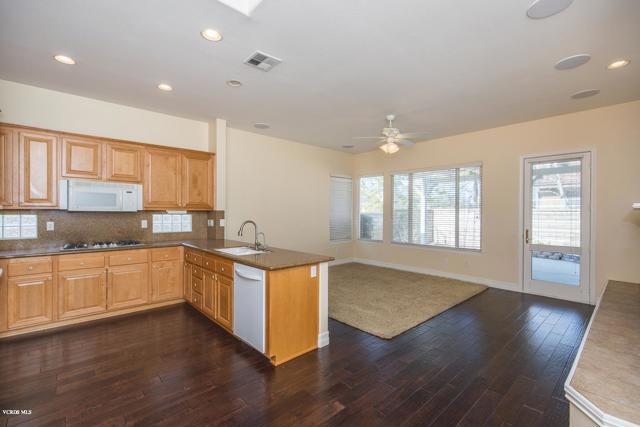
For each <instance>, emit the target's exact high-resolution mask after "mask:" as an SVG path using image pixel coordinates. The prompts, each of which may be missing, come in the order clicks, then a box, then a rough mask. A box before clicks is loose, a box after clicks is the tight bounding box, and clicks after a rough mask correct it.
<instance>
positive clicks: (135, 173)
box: [105, 142, 144, 182]
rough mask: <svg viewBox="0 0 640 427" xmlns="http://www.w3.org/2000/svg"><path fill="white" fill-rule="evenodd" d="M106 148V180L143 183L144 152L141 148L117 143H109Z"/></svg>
mask: <svg viewBox="0 0 640 427" xmlns="http://www.w3.org/2000/svg"><path fill="white" fill-rule="evenodd" d="M105 147H106V148H105V150H106V158H107V161H106V167H105V179H106V180H107V181H125V182H141V181H142V157H143V152H144V151H143V150H142V148H141V147H139V146H136V145H131V144H120V143H117V142H109V143H107V144H105Z"/></svg>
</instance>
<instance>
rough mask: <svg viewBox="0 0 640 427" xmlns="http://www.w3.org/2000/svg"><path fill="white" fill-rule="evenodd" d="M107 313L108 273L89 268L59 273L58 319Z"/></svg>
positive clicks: (103, 270)
mask: <svg viewBox="0 0 640 427" xmlns="http://www.w3.org/2000/svg"><path fill="white" fill-rule="evenodd" d="M105 311H107V272H106V270H105V268H104V267H103V268H93V269H91V268H89V269H85V270H72V271H65V272H62V273H58V319H60V320H62V319H69V318H74V317H80V316H87V315H89V314H96V313H103V312H105Z"/></svg>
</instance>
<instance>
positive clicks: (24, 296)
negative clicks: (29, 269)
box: [7, 274, 53, 329]
mask: <svg viewBox="0 0 640 427" xmlns="http://www.w3.org/2000/svg"><path fill="white" fill-rule="evenodd" d="M7 283H8V284H7V287H8V296H7V308H8V310H7V315H8V328H9V329H16V328H23V327H27V326H35V325H41V324H45V323H49V322H51V321H52V320H53V295H52V286H53V285H52V283H53V276H52V275H51V274H37V275H26V276H18V277H9V280H8V281H7Z"/></svg>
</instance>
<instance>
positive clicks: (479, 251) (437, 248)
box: [391, 242, 483, 255]
mask: <svg viewBox="0 0 640 427" xmlns="http://www.w3.org/2000/svg"><path fill="white" fill-rule="evenodd" d="M391 245H392V246H402V247H405V248H415V249H426V250H435V251H445V252H460V253H463V254H469V255H482V253H483V252H482V248H481V249H465V248H450V247H446V246H435V245H418V244H415V243H400V242H391Z"/></svg>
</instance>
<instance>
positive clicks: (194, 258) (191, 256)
mask: <svg viewBox="0 0 640 427" xmlns="http://www.w3.org/2000/svg"><path fill="white" fill-rule="evenodd" d="M184 259H185V261H187V262H188V263H190V264H193V265H198V266H202V255H200V254H199V253H197V252H194V251H190V250H186V251H185V252H184Z"/></svg>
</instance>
